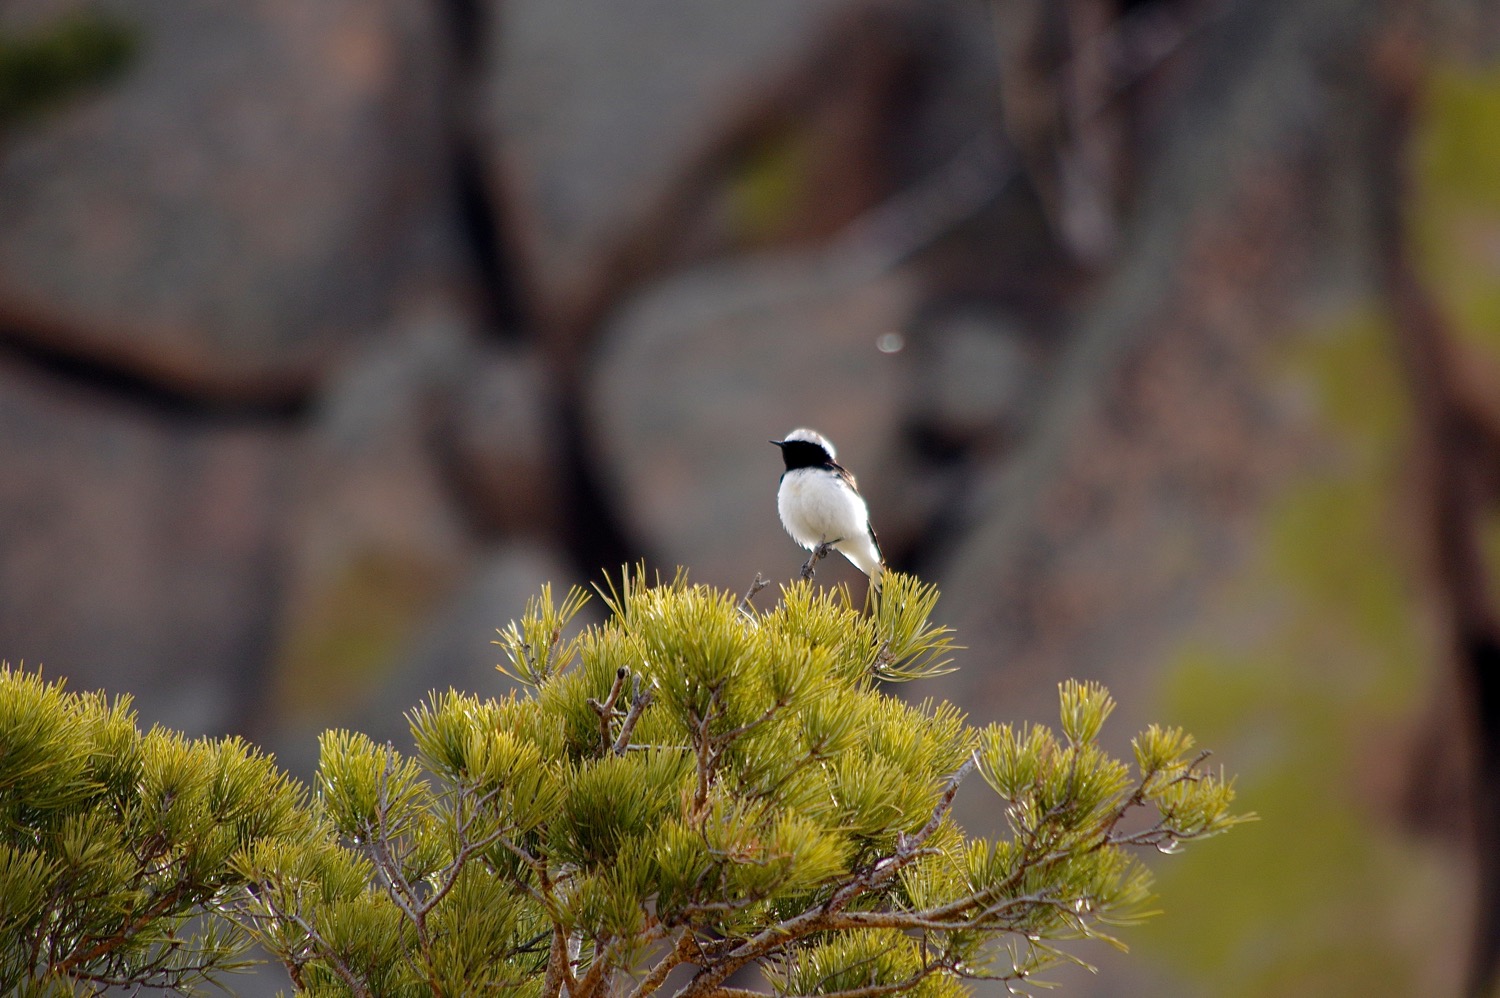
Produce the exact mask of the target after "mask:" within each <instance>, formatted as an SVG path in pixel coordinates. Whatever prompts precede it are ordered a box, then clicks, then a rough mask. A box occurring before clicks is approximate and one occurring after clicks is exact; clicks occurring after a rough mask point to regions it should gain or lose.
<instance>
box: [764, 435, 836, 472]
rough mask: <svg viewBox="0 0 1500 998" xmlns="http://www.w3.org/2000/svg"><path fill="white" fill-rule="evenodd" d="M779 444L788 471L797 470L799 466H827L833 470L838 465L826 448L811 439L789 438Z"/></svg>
mask: <svg viewBox="0 0 1500 998" xmlns="http://www.w3.org/2000/svg"><path fill="white" fill-rule="evenodd" d="M777 446H778V447H780V448H781V457H782V460H784V461H786V470H787V471H796V470H797V469H798V468H827V469H829V470H830V471H831V470H833V469H834V468H836V467H838V466H837V465H835V464H834V463H833V458H831V457H829V456H828V452H827V451H826V450H824V449H823V448H822V447H821V446H819V445H818V444H815V443H812V442H810V441H807V440H787V441H784V442H783V443H780V444H778V445H777Z"/></svg>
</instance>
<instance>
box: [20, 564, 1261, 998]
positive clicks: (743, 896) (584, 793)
mask: <svg viewBox="0 0 1500 998" xmlns="http://www.w3.org/2000/svg"><path fill="white" fill-rule="evenodd" d="M601 595H602V596H603V600H604V603H605V606H606V609H607V611H608V618H607V619H606V620H605V622H604V623H602V624H597V625H594V626H590V627H587V628H583V629H582V630H581V631H579V632H578V633H577V634H576V635H572V636H570V634H571V629H570V627H569V623H570V621H571V620H572V619H573V618H574V617H575V615H576V614H577V613H578V611H579V610H580V608H581V607H582V606H583V604H584V602H585V600H586V596H585V594H584V593H582V592H580V591H577V590H575V591H573V592H571V593H569V594H568V596H567V597H566V598H565V599H563V600H562V601H561V602H560V603H558V602H556V601H555V600H554V599H553V598H552V594H551V592H550V590H549V589H547V588H544V589H543V590H542V592H541V594H540V595H539V596H538V597H537V598H536V599H534V600H533V601H532V603H531V605H530V606H529V608H528V610H527V612H526V614H525V615H524V616H523V617H522V618H521V620H519V621H517V622H515V623H513V624H511V625H510V627H508V628H507V629H506V630H505V631H503V632H502V635H501V641H500V642H499V643H500V644H501V645H502V646H503V648H504V652H505V655H506V658H507V661H508V665H506V666H504V667H502V668H504V669H505V671H507V672H509V674H510V675H511V676H512V677H513V678H514V679H516V680H518V681H519V682H520V684H521V685H522V687H523V691H522V692H519V693H513V694H511V695H508V696H506V697H504V698H500V699H493V698H481V697H477V696H472V695H467V694H460V693H457V692H454V691H451V690H450V691H449V692H446V693H441V694H434V695H432V696H431V697H430V698H429V700H428V701H427V702H426V703H424V704H422V705H420V706H418V707H416V708H415V709H414V710H413V711H411V712H410V714H409V715H408V719H409V722H410V728H411V733H412V737H413V742H414V747H413V750H412V751H411V752H409V753H403V752H401V751H398V750H397V749H396V748H395V747H394V746H392V745H378V744H376V743H375V742H373V741H372V740H371V739H369V738H368V737H366V736H364V735H361V734H358V733H355V732H348V731H331V732H328V733H326V734H325V735H324V737H323V739H322V742H321V759H320V763H319V767H318V771H317V774H316V776H315V778H314V785H313V787H312V790H311V792H310V793H307V792H305V791H303V790H302V789H301V788H300V787H298V786H297V785H295V784H294V783H293V782H292V781H290V780H288V779H287V778H286V777H284V776H282V775H281V774H279V773H277V772H276V771H275V769H274V767H273V766H271V765H270V764H269V763H268V762H267V761H266V760H265V759H264V758H263V757H260V756H258V755H256V754H254V753H253V752H251V751H250V750H248V749H247V748H246V747H245V746H244V745H243V744H241V743H239V742H236V741H233V740H230V741H226V742H193V743H190V742H187V741H185V740H183V739H181V738H178V737H176V736H172V735H170V734H168V733H166V732H161V731H159V730H154V731H152V732H151V733H150V734H148V735H145V736H141V735H140V734H139V733H138V732H137V731H136V729H135V727H134V724H133V721H132V720H131V718H130V716H129V714H128V712H127V710H126V708H125V707H124V706H122V705H120V704H116V705H115V706H113V707H110V706H109V705H106V704H104V702H103V700H102V698H100V697H82V698H79V697H74V696H72V695H71V694H64V693H63V692H62V691H61V690H60V688H58V687H57V686H48V685H45V684H43V683H41V682H40V681H39V680H37V679H36V678H35V677H31V676H25V675H22V674H19V673H4V674H3V681H4V683H3V689H0V709H3V711H4V713H3V716H0V804H3V807H4V809H5V810H4V813H5V815H6V818H7V820H6V825H5V829H4V834H5V839H4V843H5V845H4V848H5V849H6V850H7V851H6V852H4V853H0V903H3V904H4V906H5V907H4V914H3V915H0V918H3V919H4V922H3V923H0V929H4V930H6V931H5V933H4V934H5V936H6V938H8V931H9V927H10V926H12V925H15V926H17V927H20V928H22V929H23V931H22V933H21V935H23V936H24V938H25V940H27V941H26V942H25V943H24V944H16V945H13V946H12V945H11V944H9V943H5V944H3V945H5V946H7V947H8V948H7V949H6V950H5V957H4V959H5V963H4V965H3V969H0V972H3V973H4V974H5V975H6V976H5V978H4V981H3V983H5V984H6V986H7V987H13V986H19V984H20V983H24V984H26V985H27V986H31V985H33V984H35V985H36V986H38V987H41V986H48V985H51V984H53V983H58V984H68V983H72V984H83V985H87V984H91V983H96V982H99V981H103V980H106V979H107V980H125V979H127V978H129V977H130V975H132V974H134V975H136V976H135V977H134V978H133V979H135V980H146V979H147V975H151V974H154V975H156V976H155V977H152V978H151V980H152V981H153V982H161V983H165V984H166V985H167V986H169V987H173V988H176V989H178V990H184V991H185V990H188V989H190V988H191V987H193V986H195V985H196V984H198V983H200V982H201V981H204V980H207V979H210V978H212V977H213V976H214V975H216V974H217V973H218V972H220V971H222V970H224V969H228V968H229V966H230V965H231V964H232V963H233V960H234V959H235V957H236V953H237V951H236V950H235V947H236V946H238V945H240V944H242V943H243V942H244V941H245V940H246V939H247V938H254V939H256V940H257V941H259V942H260V943H261V944H262V945H263V946H264V947H265V948H266V949H267V950H268V951H269V952H270V953H271V954H273V956H274V957H275V959H277V960H278V961H279V962H280V963H282V964H283V965H284V966H285V968H286V969H287V971H288V973H289V974H290V977H291V980H292V983H293V985H294V986H295V987H296V989H297V993H298V994H300V995H306V996H324V995H355V996H407V995H411V996H416V995H423V996H432V995H450V996H462V995H485V994H495V995H507V996H512V995H513V996H516V998H626V996H628V998H647V996H650V995H655V994H658V993H668V994H672V995H675V996H677V998H744V996H745V995H747V994H748V993H749V992H748V991H747V990H745V989H746V988H747V987H749V986H750V985H751V984H752V983H753V982H751V981H749V980H747V978H746V975H747V974H750V973H752V972H754V971H757V970H758V971H759V972H760V974H761V977H762V980H763V981H764V983H765V984H766V985H768V986H769V987H770V989H771V990H773V991H775V992H776V993H779V994H784V995H828V996H835V998H879V996H882V995H888V994H916V995H921V996H924V998H948V996H952V998H959V996H961V995H963V994H965V993H966V992H967V982H969V981H972V980H979V979H988V980H1000V981H1004V982H1006V983H1007V984H1009V985H1010V986H1011V987H1012V988H1013V989H1016V990H1020V989H1023V988H1024V987H1025V985H1026V982H1027V981H1028V980H1029V979H1031V978H1032V976H1033V975H1034V974H1036V973H1037V972H1038V971H1040V970H1043V969H1045V968H1046V967H1048V966H1051V965H1053V964H1055V963H1056V962H1058V961H1059V960H1063V959H1071V958H1072V957H1070V956H1068V955H1066V951H1065V950H1063V949H1061V948H1059V945H1060V944H1064V943H1066V942H1067V941H1068V940H1076V939H1082V938H1105V939H1108V938H1110V936H1109V935H1108V932H1109V931H1112V930H1113V928H1114V927H1115V926H1116V925H1120V924H1124V923H1128V922H1130V921H1131V920H1133V919H1136V918H1138V917H1141V915H1142V914H1143V911H1144V909H1143V907H1142V906H1143V905H1144V903H1145V902H1146V901H1147V899H1148V890H1149V873H1148V871H1147V869H1146V868H1145V866H1144V865H1143V864H1142V862H1141V860H1140V859H1139V855H1138V854H1140V853H1143V852H1156V851H1160V852H1171V851H1174V850H1175V849H1176V848H1177V847H1178V846H1179V845H1180V844H1182V843H1184V842H1187V841H1189V840H1193V839H1198V838H1203V837H1206V836H1209V835H1212V834H1215V833H1217V832H1220V831H1223V830H1224V829H1226V828H1228V827H1230V826H1231V825H1233V824H1234V823H1236V822H1237V821H1239V820H1243V819H1242V818H1239V817H1235V816H1232V815H1231V814H1230V812H1229V807H1230V804H1231V802H1232V800H1233V790H1232V787H1231V785H1230V784H1229V783H1228V782H1227V781H1225V780H1224V779H1223V777H1222V775H1220V774H1216V773H1214V772H1211V771H1209V770H1208V769H1206V768H1205V767H1204V765H1203V761H1204V756H1203V755H1201V754H1200V755H1192V754H1191V753H1192V741H1191V739H1190V738H1189V737H1188V736H1187V735H1185V734H1184V733H1183V732H1181V731H1180V730H1176V729H1162V728H1157V727H1151V728H1148V729H1147V731H1146V732H1144V733H1143V734H1141V735H1140V736H1139V737H1137V738H1136V739H1135V742H1134V755H1135V758H1134V766H1133V767H1132V766H1130V765H1127V764H1126V763H1124V762H1121V761H1119V760H1115V759H1112V758H1110V757H1109V756H1108V755H1107V754H1106V753H1105V752H1104V751H1103V750H1102V749H1101V748H1100V747H1099V746H1098V744H1097V741H1096V739H1097V736H1098V734H1099V731H1100V728H1101V727H1102V725H1103V724H1104V722H1105V719H1106V718H1107V717H1108V715H1109V713H1110V711H1111V709H1112V707H1113V702H1112V701H1111V699H1110V698H1109V695H1108V694H1107V693H1106V692H1105V691H1104V690H1103V689H1102V688H1100V687H1098V686H1094V685H1088V684H1078V683H1066V684H1064V685H1063V686H1062V688H1061V690H1060V700H1061V726H1060V730H1059V731H1058V732H1054V731H1052V730H1051V729H1049V728H1046V727H1041V726H1023V727H1020V728H1015V727H1012V726H1008V725H992V726H990V727H987V728H983V729H979V730H976V729H974V728H972V727H970V726H969V725H968V724H967V723H966V722H965V719H964V718H963V717H962V716H961V714H960V713H959V712H958V711H957V710H956V709H954V708H953V707H952V706H950V705H948V704H941V703H938V704H935V703H931V702H924V703H921V704H916V705H913V704H910V703H908V702H906V701H904V700H902V699H899V698H897V697H894V696H892V695H890V693H889V692H887V690H886V688H885V687H884V685H883V684H884V683H890V682H906V681H912V680H919V679H922V678H924V677H928V676H932V675H936V674H939V673H941V672H943V671H946V670H947V668H948V667H949V659H950V654H951V652H952V650H953V647H954V646H953V644H952V636H951V635H950V634H949V633H948V632H947V631H946V629H944V628H942V627H939V626H935V625H934V624H933V623H932V622H931V619H930V617H931V612H932V609H933V606H934V603H935V600H936V598H937V594H936V592H935V590H933V589H932V588H930V587H927V586H923V585H921V584H920V583H918V582H917V581H915V580H914V579H911V578H910V577H905V576H900V575H896V574H891V575H888V576H887V581H886V584H885V590H884V593H883V595H882V596H881V597H880V598H879V599H877V600H875V601H874V602H873V603H872V604H871V606H870V607H869V608H868V609H867V610H861V609H860V608H856V607H855V606H854V605H853V604H852V602H851V601H850V599H849V596H848V594H847V592H846V591H844V590H836V591H834V592H831V593H830V592H824V591H820V590H817V589H815V588H814V587H812V586H811V585H810V584H808V583H798V584H795V585H792V586H789V587H786V588H785V589H784V590H783V591H782V598H781V600H780V602H779V603H777V604H776V605H775V606H774V607H773V608H771V609H769V610H764V611H762V610H759V609H757V608H755V607H754V605H753V603H752V599H751V596H749V595H747V596H745V597H739V598H736V597H735V596H734V595H733V594H728V593H723V592H718V591H715V590H712V589H709V588H706V587H701V586H691V585H688V584H687V583H686V582H685V580H684V579H682V578H681V577H679V578H677V579H674V580H672V581H670V582H666V583H659V584H656V585H648V584H647V583H646V581H645V579H644V576H643V574H642V573H640V572H636V573H626V574H625V575H624V576H623V577H622V578H621V580H620V581H619V583H618V584H613V585H610V586H606V587H604V588H603V590H602V593H601ZM26 697H30V699H29V700H27V699H26ZM74 716H78V717H83V718H85V720H84V721H81V722H78V723H79V724H81V727H80V728H79V729H78V730H79V731H84V730H87V731H90V732H95V733H94V734H90V735H88V737H82V736H80V735H79V734H77V733H76V732H74V733H64V732H62V731H61V727H62V721H61V719H65V718H72V717H74ZM27 718H44V719H50V720H46V721H45V724H43V725H42V726H43V727H45V728H46V731H45V732H44V731H42V730H40V728H37V724H39V723H41V722H30V721H27V720H26V719H27ZM70 723H71V722H70ZM28 724H30V725H31V727H30V728H28ZM33 729H35V730H33ZM89 745H92V746H94V747H93V748H85V747H80V746H89ZM106 745H107V746H110V747H111V748H110V750H104V749H103V748H101V746H106ZM148 745H150V746H151V748H150V750H149V751H148V750H147V748H146V747H147V746H148ZM120 746H124V747H125V748H124V749H122V750H121V751H118V752H117V751H114V750H113V749H114V747H120ZM130 746H134V748H130ZM38 753H40V754H38ZM28 757H34V759H35V760H36V761H33V762H28V761H27V759H28ZM44 757H45V761H43V759H44ZM148 758H150V759H160V760H164V761H158V762H151V763H149V764H148V763H147V762H146V760H147V759H148ZM131 759H136V760H139V761H137V762H133V763H132V762H129V760H131ZM59 760H62V761H59ZM122 760H123V761H122ZM168 762H169V763H170V764H169V765H168V764H167V763H168ZM122 767H123V768H122ZM225 772H228V773H231V774H233V775H232V776H216V775H214V774H218V773H225ZM28 774H29V775H28ZM976 775H977V777H978V778H977V779H974V778H973V777H974V776H976ZM28 781H29V782H28ZM985 784H987V785H988V788H986V787H985V786H984V785H985ZM961 790H962V791H963V792H966V793H968V792H974V793H991V792H993V793H998V794H999V795H1000V797H1001V798H1003V800H1004V804H1005V806H1004V811H1005V814H1006V816H1007V827H1006V828H1004V829H1003V830H1001V834H999V835H996V836H994V837H992V838H986V837H976V836H971V835H969V834H967V833H966V832H965V831H964V830H963V829H961V828H960V827H959V826H958V825H957V824H956V823H955V821H954V820H953V817H952V814H951V811H952V806H953V802H954V799H955V796H956V795H957V794H958V793H959V792H960V791H961ZM242 791H244V793H242ZM248 801H254V802H255V805H254V806H253V807H252V808H250V809H249V810H244V809H243V805H245V804H246V803H247V802H248ZM219 820H223V821H226V822H227V824H226V825H218V824H217V823H216V822H217V821H219ZM214 827H218V828H221V829H222V830H221V831H219V832H217V833H215V832H212V831H211V829H212V828H214ZM205 836H206V839H205ZM143 843H146V844H150V846H151V848H150V849H145V848H144V846H143ZM143 850H144V852H143ZM80 851H81V852H82V853H88V854H90V855H93V854H97V855H98V860H97V861H98V862H99V863H100V864H101V868H102V869H103V870H104V872H103V873H100V874H98V875H97V876H94V877H93V879H88V880H85V879H82V878H80V877H79V876H77V875H74V874H71V873H67V874H65V873H64V871H65V870H69V869H71V867H69V866H68V865H67V864H69V863H74V864H76V863H77V862H79V860H77V859H76V858H74V857H76V855H77V854H79V853H80ZM145 852H149V853H150V854H151V856H152V857H154V858H151V859H149V860H147V861H144V862H141V863H137V864H136V866H134V867H132V866H131V862H132V860H131V857H135V856H139V855H144V853H145ZM12 857H14V858H12ZM143 871H149V872H143ZM153 878H154V879H153ZM147 881H149V882H150V883H151V884H152V885H153V886H152V888H151V889H150V890H147V891H145V892H144V893H143V892H142V891H141V888H140V885H141V884H142V883H145V882H147ZM84 898H87V899H88V900H84ZM168 898H170V899H171V902H170V903H169V904H168V903H165V899H168ZM28 899H29V900H28ZM158 909H160V910H158ZM80 910H84V911H87V912H90V913H92V914H91V917H94V919H95V923H91V927H89V928H82V927H81V926H80V922H81V919H82V916H81V915H79V914H76V912H77V911H80ZM194 912H195V913H196V914H197V915H198V920H197V923H196V924H198V925H199V926H200V927H201V933H200V934H199V935H198V936H197V937H195V938H194V941H192V942H190V943H185V942H181V941H174V940H179V939H181V936H180V933H181V931H182V927H183V925H184V924H185V923H184V922H183V918H184V916H185V915H186V914H189V913H194ZM174 933H178V934H179V935H174ZM105 943H109V944H111V945H110V946H108V947H106V946H105V945H104V944H105ZM96 951H97V952H96ZM164 953H173V954H179V957H178V960H179V962H178V963H176V964H173V965H172V973H173V974H175V975H176V976H174V977H172V978H170V979H167V978H166V977H163V976H162V975H163V974H164V973H166V971H167V966H166V964H165V963H163V962H162V959H163V957H162V956H161V954H164ZM188 953H191V954H193V956H192V957H191V959H187V958H186V957H185V956H182V955H183V954H188ZM79 954H81V955H79ZM90 961H92V962H90ZM100 961H105V962H103V963H101V962H100ZM110 961H112V962H110ZM152 961H156V962H152ZM195 974H196V976H194V975H195ZM21 990H22V992H23V993H24V990H25V989H24V988H21ZM38 993H40V992H38ZM64 993H66V990H64Z"/></svg>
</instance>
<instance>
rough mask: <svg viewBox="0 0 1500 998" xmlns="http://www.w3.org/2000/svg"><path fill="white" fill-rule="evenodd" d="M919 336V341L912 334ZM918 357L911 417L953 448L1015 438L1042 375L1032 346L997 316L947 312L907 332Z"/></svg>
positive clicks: (1022, 333)
mask: <svg viewBox="0 0 1500 998" xmlns="http://www.w3.org/2000/svg"><path fill="white" fill-rule="evenodd" d="M918 337H920V338H918ZM913 339H914V340H916V342H915V343H914V344H913V347H914V349H915V350H916V352H917V356H918V358H919V359H918V361H917V363H918V370H917V375H916V386H915V392H914V397H913V400H912V409H913V412H914V415H915V418H916V419H917V420H918V421H919V422H920V423H921V424H922V426H923V427H924V429H926V430H927V431H928V432H931V433H934V434H936V435H938V437H939V438H940V439H942V440H943V441H944V442H945V443H947V444H949V445H950V446H954V447H961V446H973V447H983V446H985V445H986V444H987V443H990V442H992V441H995V440H996V439H997V438H1001V437H1004V436H1008V435H1014V434H1015V433H1017V432H1018V431H1019V429H1020V426H1021V424H1023V423H1024V422H1025V419H1026V416H1027V413H1028V410H1029V409H1030V408H1031V406H1032V404H1033V402H1034V398H1035V393H1036V389H1037V388H1038V387H1039V385H1040V382H1041V378H1042V367H1041V358H1040V357H1039V356H1038V354H1039V352H1040V351H1039V349H1038V348H1037V346H1036V345H1035V344H1034V343H1031V342H1028V339H1027V337H1026V335H1025V333H1024V332H1023V331H1022V330H1020V329H1018V328H1017V327H1016V326H1015V325H1014V324H1013V323H1011V322H1009V321H1007V320H1006V319H1005V318H1004V317H1003V316H999V315H995V314H992V313H989V312H986V311H982V310H978V309H964V310H959V311H954V312H948V313H945V314H943V315H941V316H937V317H935V318H934V319H932V320H931V321H929V322H926V323H923V326H922V329H921V330H920V331H919V334H918V335H914V337H913Z"/></svg>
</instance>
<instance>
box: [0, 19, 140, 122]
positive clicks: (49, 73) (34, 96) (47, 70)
mask: <svg viewBox="0 0 1500 998" xmlns="http://www.w3.org/2000/svg"><path fill="white" fill-rule="evenodd" d="M134 51H135V36H134V34H133V33H132V32H131V31H130V30H129V29H128V28H126V27H125V26H123V25H121V24H118V23H116V22H115V21H113V20H111V19H107V18H104V17H102V16H100V15H97V14H77V15H73V16H71V17H65V18H61V19H59V20H58V21H57V22H55V23H54V24H51V25H48V26H47V27H46V28H44V29H42V30H41V31H38V32H36V33H34V34H31V35H28V36H25V37H9V36H6V35H3V34H0V129H3V128H5V127H6V126H7V125H9V124H12V123H13V122H16V121H20V120H23V119H25V118H27V117H29V116H31V115H33V114H35V113H37V112H39V111H41V110H44V109H45V108H47V107H50V106H52V105H54V104H56V103H57V102H58V101H60V100H63V99H65V98H67V97H69V96H71V95H73V94H74V93H76V92H78V91H79V90H81V89H83V88H85V87H88V86H91V85H94V84H97V83H100V82H103V81H105V80H108V79H110V78H112V77H114V76H116V75H118V74H119V72H120V71H121V70H122V69H123V68H124V67H125V65H126V64H127V63H128V62H129V61H130V59H131V56H132V55H133V54H134Z"/></svg>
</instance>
